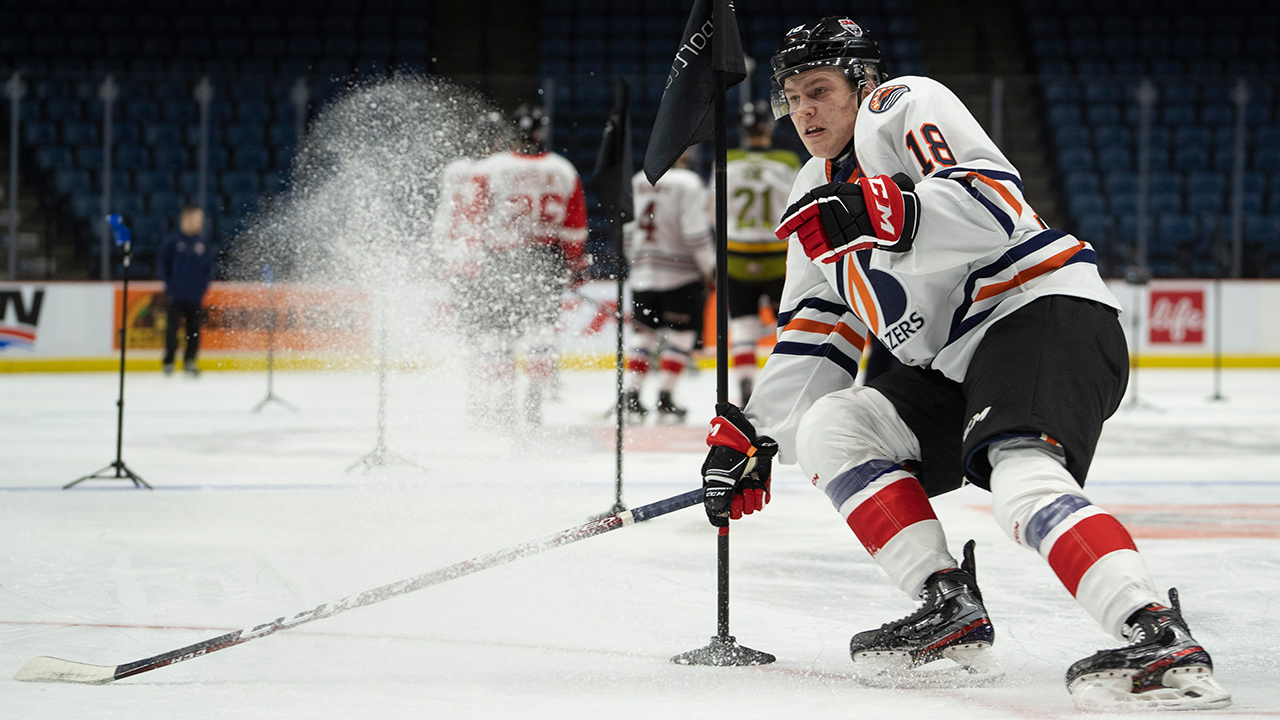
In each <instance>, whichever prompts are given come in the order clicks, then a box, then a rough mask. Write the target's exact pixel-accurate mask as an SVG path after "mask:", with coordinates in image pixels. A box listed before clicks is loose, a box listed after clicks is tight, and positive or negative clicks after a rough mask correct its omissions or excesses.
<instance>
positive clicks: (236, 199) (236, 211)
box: [228, 193, 259, 218]
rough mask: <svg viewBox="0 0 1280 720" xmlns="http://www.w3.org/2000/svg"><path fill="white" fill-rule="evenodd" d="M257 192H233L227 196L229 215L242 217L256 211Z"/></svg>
mask: <svg viewBox="0 0 1280 720" xmlns="http://www.w3.org/2000/svg"><path fill="white" fill-rule="evenodd" d="M258 197H259V196H258V193H234V194H232V195H230V196H229V197H228V202H229V205H228V208H229V209H230V210H231V215H232V216H233V217H236V218H243V217H245V216H247V215H251V214H253V213H255V212H257V211H258V202H259V199H258Z"/></svg>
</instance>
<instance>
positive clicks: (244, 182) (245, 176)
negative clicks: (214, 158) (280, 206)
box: [218, 170, 260, 195]
mask: <svg viewBox="0 0 1280 720" xmlns="http://www.w3.org/2000/svg"><path fill="white" fill-rule="evenodd" d="M218 189H219V191H220V192H224V193H227V194H229V195H234V194H239V193H256V192H258V190H259V189H260V187H259V184H258V173H256V172H254V171H252V170H228V171H226V172H224V173H222V175H221V177H220V178H219V180H218Z"/></svg>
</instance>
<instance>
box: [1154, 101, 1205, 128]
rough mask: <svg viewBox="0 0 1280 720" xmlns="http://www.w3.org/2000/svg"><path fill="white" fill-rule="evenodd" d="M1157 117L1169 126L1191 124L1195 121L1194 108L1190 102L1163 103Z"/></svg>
mask: <svg viewBox="0 0 1280 720" xmlns="http://www.w3.org/2000/svg"><path fill="white" fill-rule="evenodd" d="M1159 118H1160V122H1161V123H1163V124H1165V125H1168V126H1170V127H1178V126H1180V125H1191V124H1193V123H1195V121H1196V109H1195V106H1194V105H1191V104H1179V105H1165V106H1164V107H1163V108H1161V109H1160V112H1159Z"/></svg>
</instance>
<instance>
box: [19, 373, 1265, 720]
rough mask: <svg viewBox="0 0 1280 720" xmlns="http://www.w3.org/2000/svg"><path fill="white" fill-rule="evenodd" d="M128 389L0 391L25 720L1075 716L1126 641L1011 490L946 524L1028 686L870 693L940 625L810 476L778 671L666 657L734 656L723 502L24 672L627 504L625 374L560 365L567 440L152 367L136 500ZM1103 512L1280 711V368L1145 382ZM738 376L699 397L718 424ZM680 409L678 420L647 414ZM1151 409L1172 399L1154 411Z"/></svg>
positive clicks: (442, 377)
mask: <svg viewBox="0 0 1280 720" xmlns="http://www.w3.org/2000/svg"><path fill="white" fill-rule="evenodd" d="M116 380H117V377H116V375H115V374H114V373H101V374H67V375H27V374H9V375H0V429H2V431H3V433H4V441H3V442H4V445H3V447H4V455H5V462H4V470H3V472H0V541H2V542H3V546H4V554H3V557H4V562H3V565H0V713H2V714H3V716H4V717H5V718H57V717H73V716H74V717H242V718H259V717H261V718H307V719H308V720H316V719H323V718H343V719H344V720H345V719H349V718H373V717H378V718H389V717H424V718H493V717H500V716H501V717H512V718H535V719H537V718H557V719H562V718H577V717H588V716H606V717H619V718H641V717H644V718H651V717H653V718H700V717H708V718H711V717H715V718H721V717H725V718H770V719H771V720H772V719H778V718H856V717H861V718H877V717H903V718H930V719H938V718H945V719H946V720H960V719H964V718H975V719H976V718H982V719H984V720H987V719H991V718H1056V717H1067V716H1074V715H1077V713H1076V711H1075V710H1074V708H1073V706H1072V704H1071V700H1070V698H1069V696H1068V695H1067V693H1066V690H1065V689H1064V687H1063V683H1062V676H1063V673H1064V671H1065V669H1066V667H1067V666H1068V665H1069V664H1070V663H1071V662H1073V661H1075V660H1077V659H1079V658H1081V657H1084V656H1085V655H1088V654H1090V653H1092V652H1094V651H1095V650H1097V649H1099V648H1101V647H1104V646H1108V645H1111V644H1112V643H1114V641H1113V640H1112V639H1111V638H1109V637H1107V636H1106V635H1105V634H1104V633H1103V632H1102V631H1101V630H1100V629H1098V628H1097V627H1096V626H1095V625H1094V623H1093V622H1092V621H1091V620H1090V619H1089V618H1088V617H1087V616H1086V615H1085V614H1084V612H1083V611H1082V610H1080V609H1079V608H1078V607H1077V606H1076V605H1075V603H1074V602H1073V601H1072V600H1071V598H1070V597H1069V596H1068V595H1067V593H1066V592H1065V591H1064V590H1063V589H1062V587H1061V586H1060V585H1059V583H1058V582H1057V580H1056V579H1055V578H1054V576H1053V574H1052V573H1051V572H1050V570H1049V569H1048V567H1047V566H1046V565H1045V563H1044V562H1043V561H1041V560H1040V559H1039V558H1037V557H1036V556H1035V555H1033V554H1032V553H1030V552H1029V551H1026V550H1023V549H1021V548H1018V547H1017V546H1015V545H1014V544H1013V543H1012V541H1010V540H1008V539H1007V538H1006V537H1005V536H1004V535H1003V534H1002V533H1001V532H1000V530H999V529H998V528H997V527H996V525H995V524H994V522H992V519H991V514H990V511H989V510H988V509H987V506H986V502H987V498H986V496H985V494H984V493H983V492H982V491H979V490H976V489H974V488H964V489H962V490H960V491H957V492H955V493H952V494H950V495H948V496H945V497H943V498H940V499H939V500H938V501H937V503H936V504H937V509H938V513H939V515H940V517H941V518H942V519H943V522H944V523H945V525H946V526H947V528H948V532H949V537H950V540H951V544H952V546H953V551H955V552H959V548H960V545H961V544H962V543H963V541H964V540H966V539H967V538H970V537H972V538H976V539H977V541H978V555H977V560H978V574H979V578H980V580H981V582H982V585H983V588H984V591H985V594H986V597H987V600H988V604H989V608H990V610H991V614H992V617H993V619H994V622H995V625H996V630H997V642H996V645H995V652H996V654H997V655H998V657H999V658H1000V660H1001V661H1002V662H1003V664H1004V666H1005V668H1006V670H1007V671H1008V678H1007V680H1006V681H1005V683H1004V684H1002V685H1000V686H998V687H994V688H982V689H970V690H916V691H905V690H880V689H869V688H864V687H861V686H859V685H857V684H856V683H855V682H854V681H853V680H852V678H851V672H850V661H849V658H848V654H847V644H848V639H849V636H850V635H852V634H853V633H854V632H856V631H859V630H863V629H866V628H869V627H875V626H878V625H879V624H880V623H882V622H885V621H888V620H892V619H896V618H897V617H900V616H901V615H903V614H905V613H907V612H908V611H910V609H911V608H912V607H913V606H914V604H913V603H912V602H911V601H910V600H909V599H908V598H906V597H904V596H902V595H901V594H900V593H899V592H898V591H897V590H896V589H894V588H892V587H891V586H890V585H889V583H888V582H886V581H885V579H884V578H883V576H882V574H881V572H880V570H879V569H878V568H877V567H876V566H875V565H874V564H873V563H872V561H871V560H870V559H869V558H868V557H867V556H866V553H865V552H864V551H863V550H862V548H861V546H860V545H859V544H858V542H857V541H856V539H855V538H854V537H853V536H852V534H851V533H850V532H849V531H848V529H847V528H845V527H844V526H843V523H842V522H841V521H840V518H839V516H838V515H837V514H836V513H835V512H834V511H833V510H832V509H831V507H830V504H829V503H828V502H827V501H826V500H825V499H824V498H823V497H822V496H821V495H820V494H819V493H818V492H816V491H815V490H814V489H813V488H812V487H810V485H809V484H808V483H807V482H806V481H805V480H804V479H803V478H802V477H800V475H799V473H798V471H797V470H796V469H795V468H794V467H783V468H780V469H779V471H778V472H777V475H776V478H775V484H774V498H773V503H772V504H771V505H770V506H769V508H768V509H767V511H766V512H764V513H763V514H762V515H757V516H753V517H751V518H748V519H747V520H745V521H743V522H740V523H735V524H734V529H733V535H732V547H733V550H732V552H733V555H732V568H733V575H732V581H733V585H732V616H731V630H732V632H733V634H734V635H735V636H736V637H737V638H738V640H739V641H740V642H741V643H743V644H744V645H747V646H749V647H753V648H756V649H759V650H764V651H767V652H771V653H773V654H775V655H777V656H778V662H777V663H776V664H774V665H771V666H766V667H759V668H696V667H682V666H677V665H673V664H671V663H670V662H668V658H669V657H670V656H672V655H674V654H677V653H680V652H684V651H686V650H691V649H693V648H696V647H700V646H702V645H705V644H706V643H707V641H708V640H709V638H710V636H711V635H713V634H714V633H715V620H716V617H715V535H714V532H713V531H712V529H711V528H710V526H709V525H708V524H707V523H706V521H705V519H704V518H703V516H702V514H701V511H700V510H699V509H698V508H691V509H688V510H683V511H680V512H677V513H674V514H671V515H667V516H663V517H660V518H657V519H654V520H652V521H649V522H645V523H641V524H639V525H635V526H632V527H628V528H624V529H620V530H617V531H615V532H611V533H608V534H605V535H602V536H599V537H595V538H589V539H586V540H583V541H581V542H579V543H575V544H573V545H569V546H567V547H562V548H558V549H554V550H550V551H547V552H545V553H543V554H540V555H537V556H535V557H531V558H526V559H522V560H519V561H517V562H514V563H511V564H508V565H503V566H501V567H497V568H494V569H491V570H487V571H484V572H480V573H478V574H475V575H472V576H469V577H465V578H461V579H458V580H455V581H451V582H447V583H445V584H442V585H438V586H435V587H431V588H427V589H425V590H422V591H420V592H417V593H413V594H409V595H405V596H402V597H399V598H395V599H392V600H389V601H387V602H385V603H380V604H377V605H373V606H370V607H366V608H361V609H357V610H352V611H350V612H347V613H343V614H341V615H339V616H336V617H332V618H328V619H324V620H321V621H317V622H314V623H311V624H308V625H305V626H303V627H299V628H297V629H293V630H288V631H285V632H281V633H279V634H276V635H273V636H271V637H268V638H264V639H261V640H255V641H251V642H249V643H247V644H244V645H242V646H239V647H234V648H230V649H227V650H223V651H220V652H216V653H213V654H212V655H209V656H206V657H200V658H196V659H193V660H190V661H188V662H183V663H180V664H178V665H174V666H171V667H167V668H161V669H159V670H156V671H153V672H148V673H144V674H142V675H139V676H136V677H133V678H129V679H126V680H122V681H120V682H118V683H114V684H112V685H107V686H103V687H95V686H79V685H52V684H33V683H23V682H18V681H15V680H12V679H11V678H12V676H13V674H14V672H16V671H17V669H18V668H19V667H21V666H22V664H23V663H25V662H26V661H27V660H29V659H31V658H33V657H36V656H40V655H51V656H54V657H60V658H65V659H68V660H75V661H80V662H85V663H93V664H101V665H115V664H120V663H126V662H131V661H134V660H138V659H141V658H145V657H149V656H151V655H156V654H159V653H163V652H167V651H169V650H173V649H175V648H178V647H181V646H184V645H187V644H190V643H194V642H197V641H200V640H204V639H208V638H211V637H214V636H217V635H220V634H222V633H225V632H228V631H231V630H236V629H240V628H244V627H248V626H252V625H256V624H258V623H263V622H268V621H270V620H272V619H274V618H276V617H279V616H281V615H289V614H293V613H296V612H299V611H302V610H307V609H310V608H313V607H315V606H317V605H319V604H320V603H323V602H327V601H332V600H336V599H339V598H342V597H345V596H347V595H351V594H353V593H358V592H361V591H363V590H366V589H370V588H373V587H377V586H379V585H382V584H385V583H388V582H392V581H395V580H399V579H402V578H406V577H411V576H414V575H418V574H421V573H425V572H428V571H430V570H433V569H435V568H438V567H443V566H445V565H449V564H451V563H454V562H457V561H460V560H464V559H467V558H470V557H474V556H478V555H483V554H486V553H489V552H492V551H494V550H498V549H501V548H504V547H507V546H511V545H516V544H519V543H523V542H527V541H530V540H535V539H539V538H541V537H544V536H546V535H550V534H553V533H556V532H558V531H560V530H563V529H566V528H570V527H574V526H577V525H580V524H583V523H585V522H587V521H588V519H589V518H590V516H592V515H594V514H597V513H600V512H602V511H604V510H606V509H608V508H609V507H610V506H611V505H612V503H613V499H614V453H613V444H612V443H613V431H612V426H611V425H610V422H609V420H608V419H606V418H605V416H604V413H605V411H606V410H607V408H608V407H609V406H610V403H611V401H612V392H613V376H612V374H611V373H607V372H588V373H572V372H565V373H564V374H563V375H562V376H561V386H562V399H561V401H560V402H558V403H555V404H552V405H550V406H549V407H548V408H547V412H546V422H547V427H546V429H545V430H543V431H541V432H536V433H534V432H528V431H526V430H525V429H523V428H520V427H519V426H518V425H517V427H516V428H514V430H513V431H507V432H504V431H495V430H473V429H469V428H467V427H466V425H465V422H464V421H463V413H462V412H461V407H462V400H463V389H462V388H463V385H464V383H462V382H461V381H460V378H458V377H455V376H452V375H451V374H450V373H449V372H445V371H441V370H435V371H420V372H412V373H410V372H396V373H392V374H391V375H390V376H389V378H388V392H389V405H388V408H387V426H386V429H387V436H386V443H387V447H388V449H389V450H390V451H392V452H394V453H396V454H397V455H398V456H400V457H402V458H404V459H405V460H407V461H410V462H411V463H413V464H405V465H392V466H387V467H382V468H375V469H374V470H372V471H370V472H367V473H366V472H363V469H362V468H361V467H357V469H355V470H354V471H351V472H348V471H347V468H348V467H350V466H351V465H353V464H357V463H358V462H359V461H360V460H361V458H363V457H364V456H365V455H366V454H367V453H369V452H370V451H371V450H373V449H374V445H375V441H376V432H375V430H376V409H377V379H376V376H375V375H373V374H370V373H354V372H353V373H311V374H309V373H279V374H277V375H276V378H275V392H276V394H278V395H279V396H281V397H283V398H284V399H286V400H288V401H289V402H291V403H293V404H294V405H297V406H298V407H299V409H300V412H299V413H297V414H295V413H292V412H290V411H289V410H287V409H286V408H284V407H282V406H280V405H274V404H273V405H268V406H267V407H266V408H265V409H264V410H263V411H262V412H261V413H258V414H253V413H252V412H251V410H252V408H253V407H254V405H256V404H257V403H258V401H259V400H261V399H262V397H263V396H264V394H265V392H266V381H265V378H264V376H263V375H262V374H256V373H218V372H206V373H205V374H204V375H203V376H202V377H200V378H199V379H198V380H190V379H188V378H185V377H180V376H179V377H170V378H166V377H163V376H161V375H159V374H150V373H131V374H130V375H129V376H128V379H127V385H126V403H127V405H126V422H125V432H124V452H123V455H124V460H125V462H126V463H127V464H128V465H129V467H130V468H132V469H133V470H134V471H136V472H137V473H138V474H140V475H141V476H142V477H143V478H145V479H146V480H147V481H148V482H150V483H151V484H153V485H154V486H155V490H153V491H147V490H139V489H134V488H133V486H132V484H131V483H128V482H127V481H120V480H107V481H103V480H95V481H87V482H85V483H82V484H81V485H80V486H79V487H77V488H75V489H72V490H66V491H64V490H61V489H60V488H61V486H62V485H64V484H66V483H68V482H70V481H72V480H74V479H76V478H78V477H80V476H82V475H86V474H88V473H91V472H93V471H94V470H97V469H98V468H100V467H102V466H104V465H106V464H107V463H109V462H110V461H112V460H113V459H114V458H115V399H116V391H117V387H116ZM1140 380H1141V384H1140V385H1139V387H1140V388H1141V393H1142V394H1141V398H1140V399H1141V401H1142V403H1140V404H1127V405H1126V408H1125V409H1123V410H1121V412H1120V413H1118V414H1117V416H1116V417H1115V418H1114V419H1113V420H1112V421H1111V422H1110V423H1109V424H1108V427H1107V431H1106V433H1105V435H1104V438H1103V441H1102V443H1101V447H1100V450H1099V456H1098V458H1097V461H1096V462H1095V464H1094V467H1093V471H1092V475H1091V478H1090V482H1089V485H1088V489H1089V491H1090V493H1091V496H1092V498H1093V499H1094V500H1095V502H1097V503H1099V504H1101V505H1103V506H1105V507H1107V508H1109V509H1111V510H1113V511H1115V512H1116V513H1117V514H1118V515H1119V516H1120V517H1121V519H1122V520H1124V521H1125V522H1126V523H1128V525H1129V527H1130V528H1131V529H1132V530H1133V531H1134V534H1135V535H1136V537H1137V542H1138V544H1139V547H1140V548H1141V549H1142V550H1143V553H1144V555H1145V557H1146V559H1147V562H1148V564H1149V565H1150V566H1151V569H1152V571H1153V573H1154V575H1155V576H1156V579H1157V581H1158V582H1160V583H1162V584H1164V585H1165V586H1171V585H1176V586H1177V587H1178V588H1179V590H1180V591H1181V594H1182V601H1183V606H1184V609H1185V613H1186V616H1187V618H1188V620H1189V622H1190V623H1191V625H1192V628H1193V630H1194V631H1195V632H1196V636H1197V638H1199V639H1200V640H1201V641H1202V642H1203V643H1204V644H1205V645H1206V646H1207V647H1208V648H1209V650H1210V652H1211V653H1212V654H1213V657H1214V660H1215V662H1216V665H1217V672H1218V677H1219V679H1220V681H1221V683H1222V684H1223V685H1224V686H1225V687H1226V688H1227V689H1228V690H1230V691H1231V692H1232V693H1233V694H1234V696H1235V705H1233V706H1232V707H1231V708H1230V709H1229V710H1228V711H1226V712H1227V713H1229V714H1231V715H1232V716H1233V717H1276V716H1280V680H1277V677H1280V659H1277V651H1276V645H1277V642H1278V641H1280V613H1277V608H1276V605H1277V604H1276V598H1277V597H1278V596H1280V543H1278V542H1277V540H1278V538H1280V373H1276V372H1273V371H1272V372H1268V371H1246V370H1239V371H1231V372H1228V373H1226V375H1225V378H1224V383H1223V390H1224V394H1225V395H1226V397H1227V399H1226V400H1225V401H1211V400H1209V399H1208V397H1209V396H1210V395H1211V394H1212V391H1213V389H1212V378H1211V376H1210V374H1209V373H1208V372H1207V371H1167V370H1143V371H1142V373H1141V378H1140ZM714 381H715V380H714V373H713V372H711V371H703V372H701V373H700V374H698V375H696V376H689V377H688V378H687V379H686V380H685V381H684V384H683V385H682V386H681V388H680V389H679V390H678V391H677V395H678V398H679V399H680V400H681V401H682V402H684V403H685V404H687V405H688V406H689V407H690V408H691V410H690V415H691V417H693V418H698V419H701V418H706V417H709V416H710V414H711V406H712V404H713V400H714V395H715V392H714ZM646 399H647V400H648V402H649V403H650V404H652V398H646ZM1151 406H1154V407H1151ZM702 433H703V431H702V427H701V423H700V422H698V421H697V420H695V421H693V423H692V424H691V425H690V426H689V427H685V428H643V429H637V430H636V431H633V432H630V433H629V448H630V450H629V451H628V452H627V454H626V456H625V466H624V472H625V489H624V497H623V499H624V501H625V502H626V503H627V504H628V505H629V506H632V507H634V506H636V505H639V504H643V503H647V502H651V501H654V500H658V499H661V498H665V497H669V496H672V495H676V494H678V493H681V492H684V491H686V490H689V489H692V488H694V487H696V486H697V483H698V479H697V468H698V465H699V464H700V462H701V455H702V451H701V450H700V449H699V448H700V445H701V435H702Z"/></svg>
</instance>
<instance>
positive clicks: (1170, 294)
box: [1148, 290, 1204, 345]
mask: <svg viewBox="0 0 1280 720" xmlns="http://www.w3.org/2000/svg"><path fill="white" fill-rule="evenodd" d="M1150 313H1151V314H1150V318H1151V321H1150V327H1151V330H1150V336H1149V338H1148V339H1149V340H1150V342H1151V344H1153V345H1155V344H1166V345H1199V344H1201V343H1203V342H1204V291H1203V290H1152V291H1151V308H1150Z"/></svg>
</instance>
